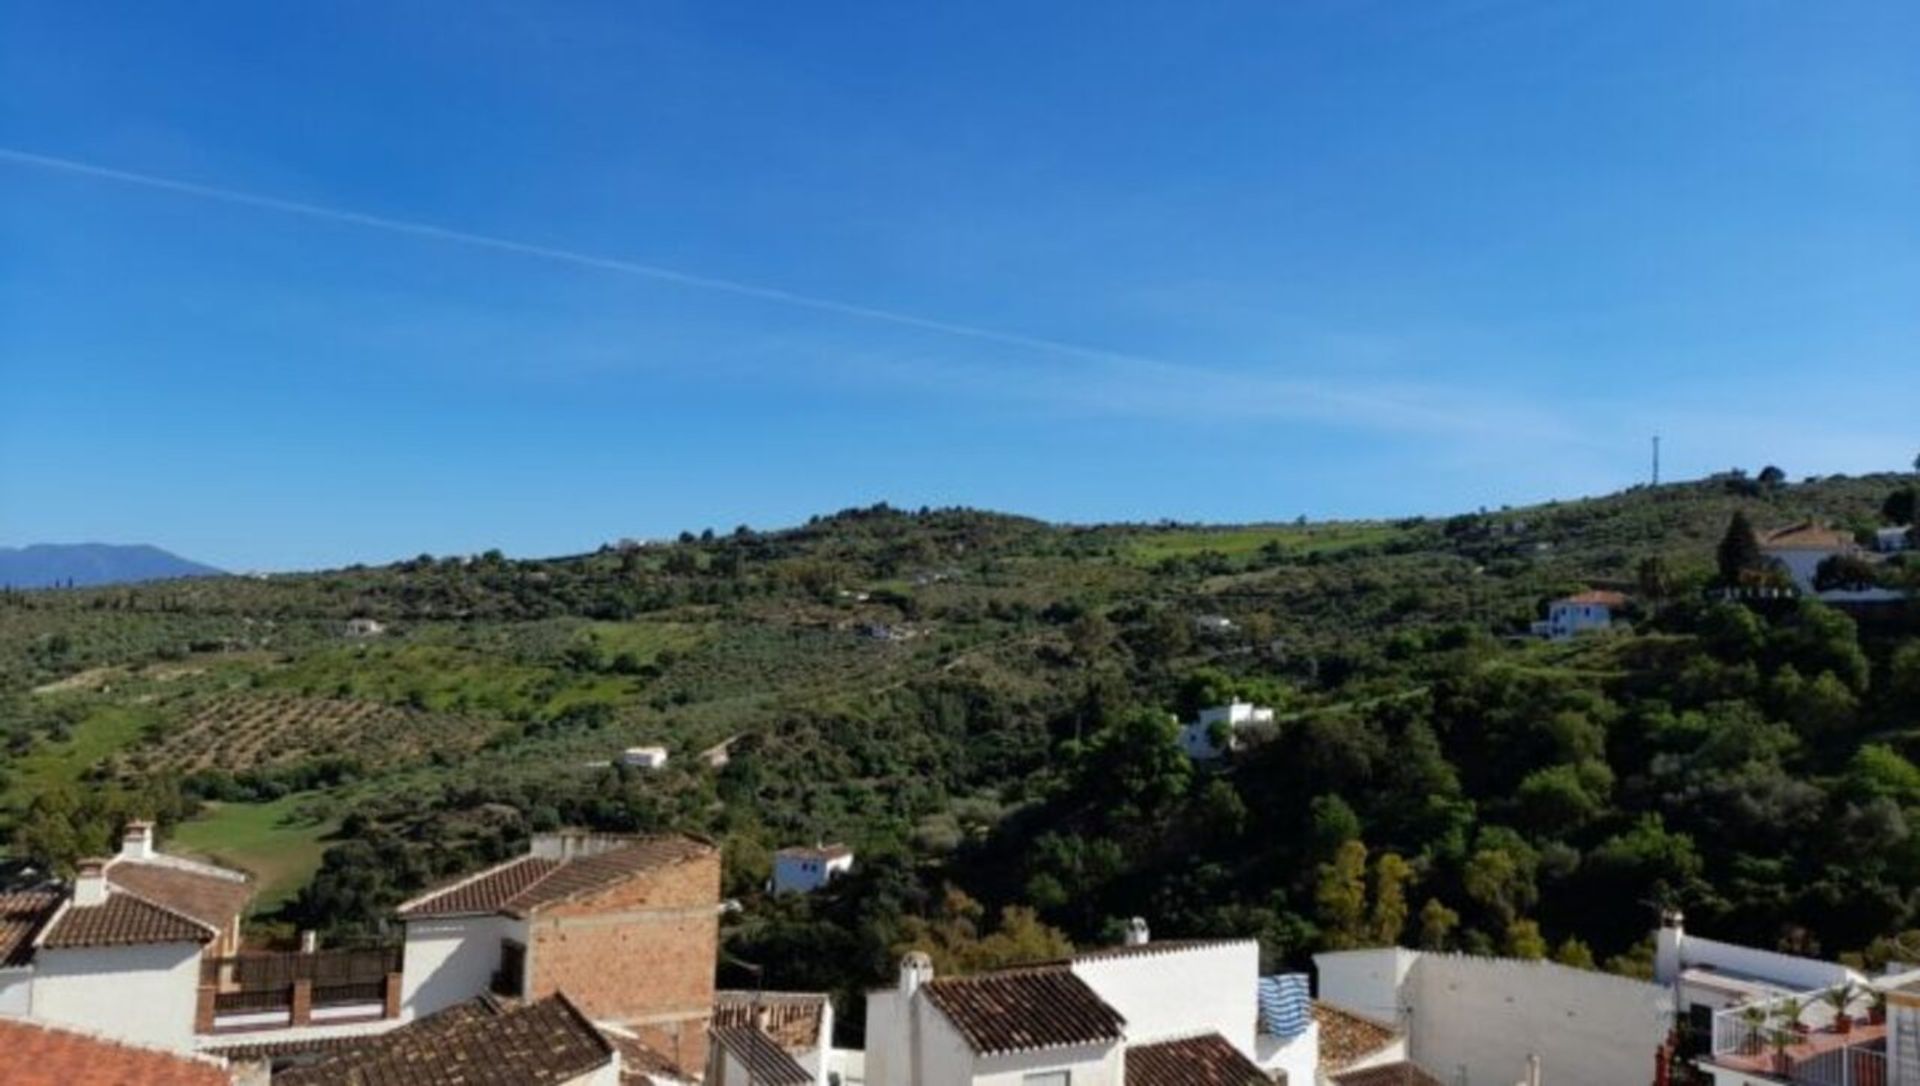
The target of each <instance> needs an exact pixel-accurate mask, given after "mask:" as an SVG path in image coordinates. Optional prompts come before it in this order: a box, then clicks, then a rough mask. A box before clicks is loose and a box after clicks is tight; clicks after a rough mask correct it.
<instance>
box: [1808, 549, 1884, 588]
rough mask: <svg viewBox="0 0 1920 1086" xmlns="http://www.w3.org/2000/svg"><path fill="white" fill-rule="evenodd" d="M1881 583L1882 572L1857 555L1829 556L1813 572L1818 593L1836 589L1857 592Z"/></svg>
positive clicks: (1814, 584)
mask: <svg viewBox="0 0 1920 1086" xmlns="http://www.w3.org/2000/svg"><path fill="white" fill-rule="evenodd" d="M1879 583H1880V571H1879V570H1878V569H1876V568H1875V567H1874V564H1873V563H1872V562H1869V561H1867V560H1866V559H1865V558H1862V557H1860V556H1859V555H1857V554H1834V555H1829V556H1827V557H1826V558H1822V559H1821V560H1820V564H1819V565H1818V566H1816V567H1815V568H1814V571H1813V587H1814V590H1815V591H1818V592H1830V591H1832V590H1834V589H1836V588H1838V589H1845V590H1848V591H1855V592H1857V591H1859V590H1861V589H1866V588H1872V587H1874V586H1875V585H1877V584H1879Z"/></svg>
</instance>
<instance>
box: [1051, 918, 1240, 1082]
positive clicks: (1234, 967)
mask: <svg viewBox="0 0 1920 1086" xmlns="http://www.w3.org/2000/svg"><path fill="white" fill-rule="evenodd" d="M1072 968H1073V973H1074V975H1075V976H1077V977H1079V978H1080V979H1081V980H1083V981H1085V982H1086V984H1087V987H1089V988H1092V989H1093V991H1094V994H1095V995H1098V996H1099V997H1100V998H1101V999H1103V1000H1105V1001H1106V1002H1107V1004H1108V1005H1109V1006H1111V1007H1113V1009H1114V1010H1116V1011H1119V1012H1120V1016H1121V1017H1122V1018H1124V1019H1126V1021H1127V1024H1126V1026H1125V1029H1124V1032H1125V1033H1126V1035H1127V1043H1129V1044H1151V1043H1152V1042H1154V1041H1160V1040H1166V1039H1169V1038H1173V1037H1189V1036H1192V1035H1193V1034H1196V1033H1207V1032H1217V1033H1219V1034H1220V1035H1221V1036H1223V1037H1225V1038H1226V1039H1227V1040H1228V1041H1230V1042H1232V1043H1233V1047H1235V1048H1237V1049H1239V1050H1240V1051H1241V1053H1242V1054H1243V1055H1245V1056H1246V1057H1247V1058H1248V1059H1253V1058H1254V1057H1255V1056H1256V1055H1257V1053H1256V1052H1255V1051H1254V1040H1253V1037H1254V1028H1255V1026H1256V1024H1257V1022H1258V1020H1259V1016H1260V944H1259V943H1256V942H1253V941H1252V940H1248V941H1246V942H1238V943H1225V944H1220V945H1208V946H1197V947H1183V948H1179V949H1171V948H1170V949H1166V950H1160V951H1156V950H1154V949H1153V944H1151V943H1148V944H1147V945H1146V947H1145V948H1144V949H1142V950H1140V951H1137V952H1135V953H1131V954H1120V955H1111V956H1107V957H1093V958H1083V959H1078V960H1076V961H1074V963H1073V966H1072Z"/></svg>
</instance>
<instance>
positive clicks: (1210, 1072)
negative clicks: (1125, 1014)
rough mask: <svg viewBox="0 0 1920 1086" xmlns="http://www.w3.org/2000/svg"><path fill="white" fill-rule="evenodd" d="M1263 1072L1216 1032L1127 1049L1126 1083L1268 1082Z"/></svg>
mask: <svg viewBox="0 0 1920 1086" xmlns="http://www.w3.org/2000/svg"><path fill="white" fill-rule="evenodd" d="M1267 1082H1268V1079H1267V1076H1266V1073H1265V1072H1263V1071H1261V1070H1260V1068H1259V1067H1257V1066H1255V1064H1254V1062H1253V1061H1252V1060H1250V1059H1248V1058H1247V1057H1246V1056H1244V1055H1242V1054H1241V1053H1240V1050H1239V1049H1237V1048H1235V1047H1233V1044H1232V1043H1231V1042H1229V1041H1228V1040H1227V1039H1226V1038H1225V1037H1222V1036H1220V1035H1219V1034H1218V1033H1203V1034H1201V1035H1199V1036H1198V1037H1184V1038H1181V1039H1179V1040H1176V1041H1160V1042H1158V1043H1156V1044H1149V1045H1132V1046H1130V1047H1128V1049H1127V1086H1254V1084H1256V1083H1257V1084H1259V1086H1267Z"/></svg>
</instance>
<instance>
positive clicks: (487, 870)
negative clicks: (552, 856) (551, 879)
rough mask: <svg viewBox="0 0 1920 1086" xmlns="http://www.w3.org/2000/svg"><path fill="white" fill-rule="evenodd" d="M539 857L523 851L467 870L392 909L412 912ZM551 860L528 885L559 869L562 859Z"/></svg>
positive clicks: (403, 912)
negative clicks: (470, 870) (548, 865)
mask: <svg viewBox="0 0 1920 1086" xmlns="http://www.w3.org/2000/svg"><path fill="white" fill-rule="evenodd" d="M541 859H542V857H539V856H535V855H533V854H532V853H523V854H521V855H519V856H513V857H509V858H507V859H505V860H501V861H500V862H499V863H496V864H489V865H488V866H486V867H483V868H481V869H480V870H478V871H472V872H469V873H467V874H465V875H462V876H459V877H458V878H455V879H451V880H449V881H447V882H443V883H440V884H439V885H437V886H430V887H428V888H427V889H425V890H422V891H420V892H419V893H418V894H415V895H414V896H413V897H410V898H408V899H407V900H405V901H402V902H401V903H400V904H399V905H396V906H394V911H395V912H398V913H402V914H405V913H408V912H412V911H413V910H416V909H419V908H421V907H423V906H426V905H429V904H431V903H432V902H433V901H434V900H435V899H437V898H442V897H446V896H447V895H448V894H451V893H453V892H454V891H455V890H462V889H465V888H466V887H469V886H472V885H473V884H474V883H476V882H479V881H480V880H481V879H484V878H489V877H491V876H493V875H497V874H499V873H500V872H502V871H507V870H510V869H512V868H514V867H518V866H519V865H521V864H525V863H533V862H538V861H540V860H541ZM552 862H553V867H551V868H549V869H548V870H546V871H544V872H542V873H541V874H540V875H539V876H538V877H537V878H535V879H534V881H533V883H530V884H529V885H533V884H537V883H538V882H539V881H540V880H541V879H544V878H546V877H547V876H548V875H551V874H553V872H554V871H557V870H559V869H560V866H561V864H562V863H563V862H564V861H552ZM489 911H493V910H489Z"/></svg>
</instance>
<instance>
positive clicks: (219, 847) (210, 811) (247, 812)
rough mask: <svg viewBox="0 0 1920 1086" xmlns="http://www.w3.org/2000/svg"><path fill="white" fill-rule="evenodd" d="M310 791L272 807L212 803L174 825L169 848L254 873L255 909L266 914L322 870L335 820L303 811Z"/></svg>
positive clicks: (288, 798) (277, 801)
mask: <svg viewBox="0 0 1920 1086" xmlns="http://www.w3.org/2000/svg"><path fill="white" fill-rule="evenodd" d="M313 798H314V797H313V795H312V794H311V793H296V794H294V795H290V796H284V797H282V798H280V799H277V800H274V801H273V802H271V803H209V804H207V807H206V810H205V811H204V812H203V813H202V814H201V815H200V816H199V817H198V818H195V819H193V820H192V821H190V822H183V823H181V824H180V825H179V826H177V827H175V829H174V832H173V837H172V839H171V840H170V841H169V842H168V848H169V849H171V850H173V851H177V852H180V853H183V854H186V855H191V856H199V857H202V858H204V859H207V860H209V861H212V862H214V863H218V864H222V865H225V866H228V867H236V868H239V869H241V870H243V871H250V872H252V873H253V875H254V877H255V878H257V879H259V881H260V888H259V892H258V893H257V894H256V896H255V898H254V907H255V909H256V911H266V910H269V909H271V908H273V907H274V906H276V905H279V904H280V903H281V902H283V901H285V900H286V899H288V898H290V897H292V896H293V895H294V894H296V893H298V892H299V890H300V888H301V887H302V886H304V885H305V884H306V881H307V880H308V879H309V878H311V877H312V875H313V873H314V872H315V871H316V870H318V869H319V867H320V854H321V853H322V852H323V851H325V849H326V844H325V839H326V837H327V836H328V835H329V834H331V833H332V832H333V831H334V830H335V828H337V825H338V823H337V821H336V820H334V819H331V818H329V819H323V820H314V819H311V818H309V817H306V816H305V815H304V814H303V813H302V811H301V808H302V807H304V806H305V805H306V804H308V803H309V802H310V801H311V800H312V799H313Z"/></svg>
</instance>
